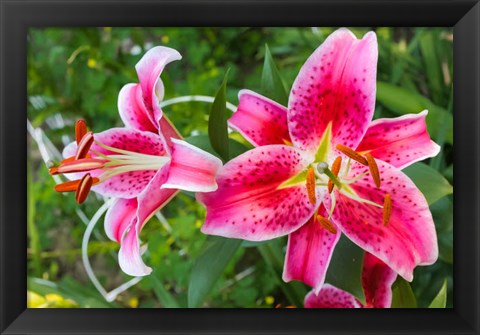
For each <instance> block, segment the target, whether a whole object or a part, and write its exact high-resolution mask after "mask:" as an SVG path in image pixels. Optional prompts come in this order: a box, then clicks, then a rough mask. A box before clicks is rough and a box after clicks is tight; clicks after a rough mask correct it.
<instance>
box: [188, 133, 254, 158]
mask: <svg viewBox="0 0 480 335" xmlns="http://www.w3.org/2000/svg"><path fill="white" fill-rule="evenodd" d="M185 141H187V142H188V143H190V144H192V145H194V146H196V147H197V148H200V149H202V150H205V151H206V152H209V153H211V154H212V155H215V156H217V157H218V158H222V157H220V155H219V154H218V153H217V152H216V151H215V150H214V149H213V148H212V144H211V143H210V139H209V138H208V136H207V135H195V136H190V137H187V138H185ZM247 150H248V147H246V146H245V145H243V144H242V143H240V142H237V141H235V140H234V139H231V138H228V152H229V153H230V157H232V158H233V157H237V156H238V155H241V154H243V153H244V152H245V151H247Z"/></svg>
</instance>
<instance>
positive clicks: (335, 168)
mask: <svg viewBox="0 0 480 335" xmlns="http://www.w3.org/2000/svg"><path fill="white" fill-rule="evenodd" d="M341 166H342V157H341V156H338V157H337V158H335V160H334V161H333V164H332V173H333V174H334V175H335V177H338V172H340V167H341ZM333 186H334V184H333V182H332V180H331V179H329V180H328V193H332V191H333Z"/></svg>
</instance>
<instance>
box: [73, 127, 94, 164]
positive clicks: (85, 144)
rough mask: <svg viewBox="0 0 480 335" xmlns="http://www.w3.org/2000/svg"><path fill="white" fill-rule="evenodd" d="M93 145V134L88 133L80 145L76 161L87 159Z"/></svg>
mask: <svg viewBox="0 0 480 335" xmlns="http://www.w3.org/2000/svg"><path fill="white" fill-rule="evenodd" d="M92 144H93V133H92V132H91V131H89V132H88V133H86V134H85V135H84V136H83V137H82V139H81V140H80V142H79V143H78V148H77V154H76V155H75V159H80V158H85V157H86V156H87V154H88V151H89V150H90V147H91V146H92Z"/></svg>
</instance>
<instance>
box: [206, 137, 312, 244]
mask: <svg viewBox="0 0 480 335" xmlns="http://www.w3.org/2000/svg"><path fill="white" fill-rule="evenodd" d="M309 163H310V162H309V160H308V159H306V158H305V157H304V156H303V155H302V152H301V151H299V150H298V149H296V148H293V147H290V146H285V145H268V146H263V147H259V148H254V149H252V150H249V151H247V152H245V153H243V154H242V155H240V156H238V157H236V158H234V159H233V160H231V161H229V162H228V163H227V164H225V165H224V166H223V168H221V169H220V171H219V172H218V175H217V183H218V190H217V191H216V192H211V193H202V194H197V200H198V201H200V202H201V203H203V204H204V205H205V206H206V208H207V216H206V219H205V223H204V225H203V227H202V232H203V233H205V234H211V235H220V236H225V237H233V238H240V239H245V240H252V241H262V240H269V239H272V238H276V237H279V236H283V235H287V234H289V233H291V232H293V231H295V230H297V229H298V228H299V227H301V226H302V225H303V224H305V223H306V222H307V220H308V219H309V218H310V217H311V216H312V214H313V212H314V211H315V209H316V208H317V207H318V206H319V204H320V202H321V200H322V195H321V194H320V193H319V192H318V194H317V203H316V204H315V205H312V204H311V203H310V201H309V198H308V194H307V188H306V186H305V181H304V182H300V183H298V184H295V185H291V186H285V187H283V188H280V185H281V184H282V183H284V182H285V181H287V180H289V179H290V178H292V177H294V176H296V175H298V174H299V173H300V172H301V171H304V169H305V168H306V167H307V166H308V164H309Z"/></svg>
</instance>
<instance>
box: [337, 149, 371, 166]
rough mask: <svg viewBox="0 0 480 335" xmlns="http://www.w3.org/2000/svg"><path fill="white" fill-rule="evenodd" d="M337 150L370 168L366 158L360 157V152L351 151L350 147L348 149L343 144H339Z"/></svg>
mask: <svg viewBox="0 0 480 335" xmlns="http://www.w3.org/2000/svg"><path fill="white" fill-rule="evenodd" d="M336 148H337V150H338V151H340V152H341V153H343V154H344V155H345V156H347V157H350V158H351V159H353V160H354V161H357V162H359V163H360V164H363V165H365V166H368V161H367V160H366V159H365V157H363V156H362V155H360V154H359V153H358V152H356V151H355V150H352V149H350V148H349V147H346V146H344V145H342V144H337V146H336Z"/></svg>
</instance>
